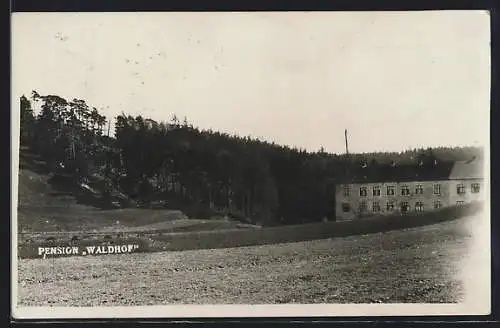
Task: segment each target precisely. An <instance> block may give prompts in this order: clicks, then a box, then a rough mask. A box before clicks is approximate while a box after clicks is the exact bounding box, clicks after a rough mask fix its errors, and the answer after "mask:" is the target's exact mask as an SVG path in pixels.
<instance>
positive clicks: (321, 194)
mask: <svg viewBox="0 0 500 328" xmlns="http://www.w3.org/2000/svg"><path fill="white" fill-rule="evenodd" d="M34 104H37V108H40V110H39V113H35V111H34ZM20 109H21V144H22V145H24V146H27V147H29V148H30V149H31V150H32V151H34V152H36V153H37V154H39V155H40V156H41V157H42V158H43V159H44V160H45V161H46V162H47V164H48V165H49V167H50V168H51V170H52V171H53V172H64V173H65V174H66V175H68V176H70V177H71V179H72V181H73V183H74V184H81V183H86V182H88V181H89V179H92V178H93V179H94V180H95V179H96V177H97V179H101V181H102V185H103V188H102V190H101V191H102V193H103V195H104V196H105V197H108V198H109V199H111V196H110V195H111V194H112V192H113V191H119V192H121V193H123V194H125V195H127V196H128V198H129V199H130V200H131V201H132V203H133V204H143V205H144V206H146V205H147V204H151V203H154V202H158V201H163V202H166V206H167V207H171V208H181V209H186V210H187V209H190V210H191V211H193V213H197V214H195V215H209V214H210V213H222V214H225V215H229V216H233V217H240V218H246V219H248V220H251V221H252V222H259V223H261V224H269V225H272V224H293V223H302V222H312V221H319V220H323V219H325V218H328V219H330V220H334V217H335V199H334V190H335V184H336V183H338V181H339V180H340V179H342V178H343V176H344V174H345V172H346V170H347V169H348V167H349V166H352V165H363V163H366V164H373V163H381V164H384V163H388V162H390V161H398V162H412V161H416V160H419V159H420V160H421V159H422V158H426V159H429V158H440V160H461V159H468V158H470V157H472V156H478V155H480V152H481V150H480V149H479V148H475V147H454V148H450V147H439V148H432V149H430V148H428V149H412V150H406V151H403V152H399V153H386V152H374V153H367V154H349V156H346V155H343V154H342V155H338V154H329V153H326V152H325V151H324V150H323V149H322V148H321V149H320V150H319V151H316V152H308V151H306V150H304V149H299V148H296V147H289V146H285V145H277V144H275V143H270V142H266V141H262V140H258V139H256V138H251V137H241V136H237V135H229V134H226V133H222V132H217V131H211V130H204V129H200V128H197V127H193V126H192V125H191V124H190V123H189V122H188V121H187V119H184V120H183V121H182V122H181V121H180V120H179V119H178V118H177V117H176V116H175V115H174V116H173V117H172V119H171V120H170V121H169V122H156V121H154V120H151V119H148V118H144V117H142V116H136V117H133V116H131V115H126V114H124V113H122V114H120V115H118V116H117V117H116V118H114V119H115V127H114V136H113V137H110V136H109V132H110V131H109V127H110V120H109V119H108V118H106V117H105V116H104V115H102V114H101V113H100V112H99V110H97V109H96V108H95V107H91V106H89V105H88V104H87V103H86V102H85V101H84V100H81V99H73V100H71V101H68V100H66V99H64V98H62V97H59V96H56V95H46V96H43V95H39V94H38V93H37V92H36V91H33V92H32V94H31V96H30V99H28V98H27V97H25V96H22V97H21V99H20ZM207 213H208V214H207Z"/></svg>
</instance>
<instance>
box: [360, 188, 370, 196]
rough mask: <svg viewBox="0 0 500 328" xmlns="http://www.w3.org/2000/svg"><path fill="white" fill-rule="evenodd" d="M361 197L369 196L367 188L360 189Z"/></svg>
mask: <svg viewBox="0 0 500 328" xmlns="http://www.w3.org/2000/svg"><path fill="white" fill-rule="evenodd" d="M359 195H360V196H361V197H366V196H367V195H368V192H367V191H366V187H360V188H359Z"/></svg>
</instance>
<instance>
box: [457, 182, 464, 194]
mask: <svg viewBox="0 0 500 328" xmlns="http://www.w3.org/2000/svg"><path fill="white" fill-rule="evenodd" d="M457 194H459V195H464V194H465V185H464V184H463V183H460V184H458V185H457Z"/></svg>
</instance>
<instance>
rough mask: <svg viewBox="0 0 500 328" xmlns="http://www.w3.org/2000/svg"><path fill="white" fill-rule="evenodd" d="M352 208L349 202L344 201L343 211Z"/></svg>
mask: <svg viewBox="0 0 500 328" xmlns="http://www.w3.org/2000/svg"><path fill="white" fill-rule="evenodd" d="M350 210H351V206H350V205H349V203H342V212H344V213H347V212H349V211H350Z"/></svg>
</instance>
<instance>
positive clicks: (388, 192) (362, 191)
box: [344, 183, 480, 197]
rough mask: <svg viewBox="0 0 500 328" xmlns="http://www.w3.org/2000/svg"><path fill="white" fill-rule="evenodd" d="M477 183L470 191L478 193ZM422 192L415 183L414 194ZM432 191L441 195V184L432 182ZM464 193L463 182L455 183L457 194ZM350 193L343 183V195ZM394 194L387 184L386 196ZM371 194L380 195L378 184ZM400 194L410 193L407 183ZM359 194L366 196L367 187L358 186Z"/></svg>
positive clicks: (419, 186) (347, 195)
mask: <svg viewBox="0 0 500 328" xmlns="http://www.w3.org/2000/svg"><path fill="white" fill-rule="evenodd" d="M479 189H480V186H479V183H472V184H471V192H472V193H479ZM423 193H424V187H423V185H421V184H417V185H416V186H415V194H416V195H422V194H423ZM433 193H434V194H435V195H441V185H440V184H438V183H437V184H434V188H433ZM465 193H466V187H465V184H459V185H457V194H459V195H463V194H465ZM350 194H351V190H350V188H349V186H348V185H344V197H349V196H350ZM395 194H396V190H395V187H394V186H387V190H386V195H387V196H394V195H395ZM372 195H373V196H380V195H381V192H380V187H379V186H373V189H372ZM401 195H402V196H407V195H410V188H409V187H408V185H402V186H401ZM359 196H361V197H366V196H368V188H367V187H360V188H359Z"/></svg>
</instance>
